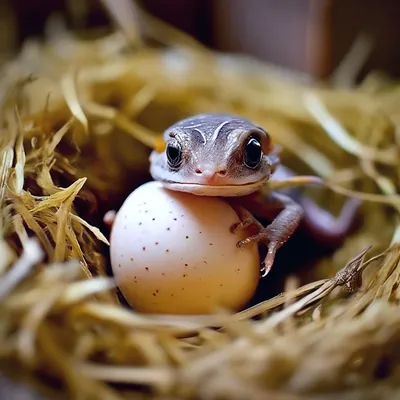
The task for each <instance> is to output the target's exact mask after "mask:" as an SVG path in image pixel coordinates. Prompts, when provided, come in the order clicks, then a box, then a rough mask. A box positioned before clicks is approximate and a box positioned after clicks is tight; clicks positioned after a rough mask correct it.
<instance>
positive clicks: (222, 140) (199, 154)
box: [104, 113, 360, 277]
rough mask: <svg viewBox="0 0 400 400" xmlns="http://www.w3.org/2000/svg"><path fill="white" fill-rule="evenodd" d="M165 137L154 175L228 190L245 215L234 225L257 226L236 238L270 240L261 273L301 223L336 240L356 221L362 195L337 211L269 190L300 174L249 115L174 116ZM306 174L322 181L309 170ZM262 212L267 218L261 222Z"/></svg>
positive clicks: (176, 183)
mask: <svg viewBox="0 0 400 400" xmlns="http://www.w3.org/2000/svg"><path fill="white" fill-rule="evenodd" d="M162 137H163V140H164V144H165V146H164V148H163V149H162V150H159V149H154V150H153V151H152V152H151V154H150V157H149V161H150V170H149V172H150V175H151V177H152V178H153V179H154V180H155V181H158V182H160V183H161V184H162V185H163V186H164V187H165V188H167V189H169V190H174V191H181V192H187V193H192V194H194V195H198V196H218V197H224V198H225V199H226V201H228V202H229V204H230V205H231V206H232V208H233V209H234V211H235V212H236V213H237V215H238V218H239V221H240V222H237V223H235V224H234V225H232V226H231V227H230V230H231V232H233V233H234V232H237V231H238V230H243V229H246V228H253V229H254V230H255V233H254V234H253V235H251V236H248V237H245V238H244V239H242V240H240V241H238V242H237V247H242V246H246V245H250V244H252V243H257V244H265V245H266V246H267V254H266V256H265V258H264V260H263V261H262V263H261V266H260V271H261V276H262V277H265V276H266V275H267V274H268V272H269V271H270V269H271V267H272V265H273V263H274V260H275V255H276V252H277V251H278V249H280V248H281V247H282V246H283V245H284V244H285V243H286V242H287V241H288V240H289V239H290V238H291V237H292V235H293V234H294V233H295V231H296V230H297V228H298V227H299V225H300V223H303V224H304V226H305V228H306V230H307V231H308V232H309V233H310V234H311V235H312V236H313V237H314V238H316V239H317V241H318V242H319V243H321V244H329V245H333V246H335V245H338V244H339V243H340V242H341V241H342V240H343V238H344V237H345V236H346V234H347V232H348V231H349V230H350V228H351V226H352V223H353V221H354V219H355V216H356V213H357V210H358V208H359V206H360V201H359V200H358V199H355V198H349V199H347V201H346V202H345V204H344V205H343V207H342V210H341V212H340V214H339V216H337V217H335V216H333V215H332V214H331V213H329V212H328V211H326V210H324V209H323V208H321V207H319V206H318V205H317V203H315V202H314V201H313V200H312V199H310V198H307V197H305V196H304V195H302V193H298V192H296V191H295V189H293V188H291V189H286V190H275V191H271V190H266V189H265V187H266V184H267V182H268V181H270V180H285V179H287V178H290V177H293V176H296V174H295V173H294V172H293V171H291V170H290V169H289V168H287V167H285V166H284V165H282V164H281V162H280V157H279V154H278V148H277V146H274V145H273V141H272V139H271V135H270V134H269V133H268V132H267V131H266V130H265V129H263V128H262V127H260V126H258V125H256V124H254V123H252V122H251V121H250V120H248V119H246V118H243V117H239V116H235V115H230V114H222V113H204V114H198V115H194V116H191V117H187V118H184V119H182V120H180V121H178V122H176V123H174V124H173V125H171V126H170V127H169V128H167V129H166V130H165V131H164V133H163V135H162ZM314 178H316V179H314ZM303 181H304V182H311V183H313V182H314V183H315V182H322V180H321V179H318V177H312V176H311V177H305V179H303ZM114 214H115V212H114ZM262 218H263V219H266V220H269V221H271V222H270V224H268V225H267V226H264V225H263V224H262V223H261V222H260V219H262ZM112 219H113V218H112V216H111V215H108V216H106V217H105V219H104V220H105V222H106V224H108V225H111V224H112ZM107 220H108V223H107Z"/></svg>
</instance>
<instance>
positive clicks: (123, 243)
mask: <svg viewBox="0 0 400 400" xmlns="http://www.w3.org/2000/svg"><path fill="white" fill-rule="evenodd" d="M235 222H239V218H238V216H237V214H236V212H235V211H234V210H233V208H232V207H231V206H230V205H229V203H228V202H227V201H226V200H224V199H222V198H218V197H204V196H196V195H193V194H189V193H183V192H177V191H171V190H168V189H165V188H164V187H163V186H162V185H161V184H160V183H158V182H154V181H152V182H148V183H146V184H144V185H142V186H140V187H139V188H137V189H136V190H135V191H133V192H132V193H131V194H130V195H129V196H128V197H127V199H126V200H125V202H124V203H123V205H122V207H121V208H120V210H119V211H118V213H117V215H116V219H115V221H114V224H113V227H112V231H111V237H110V245H111V247H110V257H111V265H112V270H113V273H114V277H115V279H116V281H117V284H118V286H119V288H120V290H121V292H122V294H123V295H124V297H125V299H126V300H127V302H128V303H129V304H130V305H131V306H132V307H133V308H134V309H136V310H137V311H140V312H143V313H160V314H162V313H168V314H206V313H211V312H213V311H215V309H216V307H224V308H226V309H229V310H232V311H235V310H239V309H240V308H241V307H243V306H244V305H245V303H246V302H248V301H249V300H250V299H251V297H252V296H253V294H254V292H255V289H256V287H257V284H258V281H259V270H260V258H259V253H258V248H257V245H256V244H251V245H249V246H243V247H241V248H238V247H237V246H236V243H237V242H238V241H239V240H241V239H243V238H245V237H247V236H248V235H249V232H248V231H247V230H241V231H237V232H236V233H232V232H231V231H230V227H231V225H232V224H233V223H235Z"/></svg>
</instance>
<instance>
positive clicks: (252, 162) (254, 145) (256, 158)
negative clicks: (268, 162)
mask: <svg viewBox="0 0 400 400" xmlns="http://www.w3.org/2000/svg"><path fill="white" fill-rule="evenodd" d="M261 156H262V151H261V144H260V142H259V141H258V140H257V139H255V138H254V137H252V138H250V140H249V141H248V142H247V143H246V147H245V156H244V162H245V164H246V166H247V167H249V168H252V169H254V168H257V167H258V165H259V164H260V161H261Z"/></svg>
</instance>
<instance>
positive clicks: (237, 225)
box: [230, 218, 254, 233]
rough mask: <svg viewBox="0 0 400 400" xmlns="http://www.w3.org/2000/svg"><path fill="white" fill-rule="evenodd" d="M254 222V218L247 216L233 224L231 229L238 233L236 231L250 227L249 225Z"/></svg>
mask: <svg viewBox="0 0 400 400" xmlns="http://www.w3.org/2000/svg"><path fill="white" fill-rule="evenodd" d="M253 223H254V222H253V220H252V219H250V218H246V219H245V220H243V221H242V222H235V223H234V224H233V225H232V226H231V228H230V231H231V232H232V233H236V232H238V231H241V230H243V229H246V228H248V227H249V226H250V225H252V224H253Z"/></svg>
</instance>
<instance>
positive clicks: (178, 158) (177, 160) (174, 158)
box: [165, 143, 182, 169]
mask: <svg viewBox="0 0 400 400" xmlns="http://www.w3.org/2000/svg"><path fill="white" fill-rule="evenodd" d="M165 151H166V153H167V159H168V165H169V166H170V168H172V169H177V168H179V166H180V165H181V163H182V149H181V146H180V145H179V144H177V143H168V145H167V148H166V150H165Z"/></svg>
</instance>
